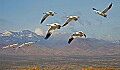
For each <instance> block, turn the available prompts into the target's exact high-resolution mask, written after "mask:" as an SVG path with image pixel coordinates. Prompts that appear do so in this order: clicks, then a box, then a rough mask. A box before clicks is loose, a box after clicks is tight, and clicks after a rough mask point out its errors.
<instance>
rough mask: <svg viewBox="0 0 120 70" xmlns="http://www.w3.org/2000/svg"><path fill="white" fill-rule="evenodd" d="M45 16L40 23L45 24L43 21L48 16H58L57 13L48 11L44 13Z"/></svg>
mask: <svg viewBox="0 0 120 70" xmlns="http://www.w3.org/2000/svg"><path fill="white" fill-rule="evenodd" d="M43 14H44V15H43V17H42V19H41V21H40V23H41V24H42V23H43V21H44V20H45V19H46V18H47V17H48V16H54V15H55V14H57V13H56V12H53V11H48V12H45V13H43Z"/></svg>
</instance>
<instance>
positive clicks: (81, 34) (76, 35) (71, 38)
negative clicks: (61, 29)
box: [68, 31, 86, 44]
mask: <svg viewBox="0 0 120 70" xmlns="http://www.w3.org/2000/svg"><path fill="white" fill-rule="evenodd" d="M79 36H80V37H82V36H85V38H86V34H84V33H83V32H82V31H79V32H75V33H73V34H72V35H71V36H70V38H69V40H68V43H69V44H70V43H71V41H72V40H73V39H74V38H76V37H79Z"/></svg>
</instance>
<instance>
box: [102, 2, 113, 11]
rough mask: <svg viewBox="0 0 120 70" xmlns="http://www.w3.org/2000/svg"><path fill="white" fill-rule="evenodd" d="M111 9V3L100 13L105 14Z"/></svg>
mask: <svg viewBox="0 0 120 70" xmlns="http://www.w3.org/2000/svg"><path fill="white" fill-rule="evenodd" d="M111 7H112V3H111V4H110V5H109V6H108V7H107V8H105V9H104V10H103V11H102V13H106V12H107V11H108V10H109V9H110V8H111Z"/></svg>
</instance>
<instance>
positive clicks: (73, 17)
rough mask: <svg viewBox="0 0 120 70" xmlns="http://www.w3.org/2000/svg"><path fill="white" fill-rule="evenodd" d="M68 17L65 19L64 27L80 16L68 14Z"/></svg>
mask: <svg viewBox="0 0 120 70" xmlns="http://www.w3.org/2000/svg"><path fill="white" fill-rule="evenodd" d="M66 18H68V19H67V20H66V21H65V23H64V24H63V26H62V27H64V26H65V25H67V24H68V23H69V22H70V21H72V20H75V21H77V20H78V18H79V17H78V16H66Z"/></svg>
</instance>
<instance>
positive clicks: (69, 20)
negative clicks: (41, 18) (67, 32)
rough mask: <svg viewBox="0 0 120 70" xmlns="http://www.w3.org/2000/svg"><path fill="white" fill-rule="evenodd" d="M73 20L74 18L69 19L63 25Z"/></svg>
mask: <svg viewBox="0 0 120 70" xmlns="http://www.w3.org/2000/svg"><path fill="white" fill-rule="evenodd" d="M71 20H72V19H67V20H66V21H65V23H64V24H63V26H62V27H64V26H65V25H67V24H68V23H69V22H70V21H71Z"/></svg>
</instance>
